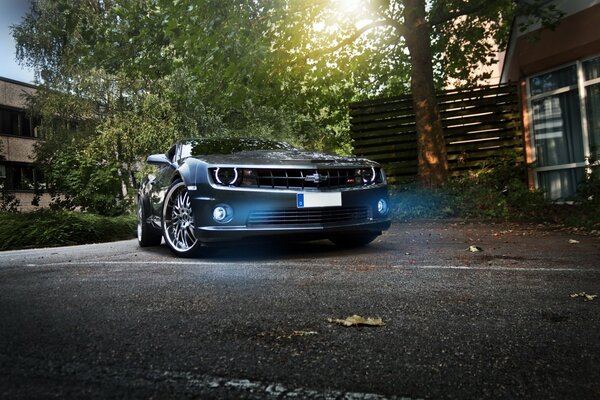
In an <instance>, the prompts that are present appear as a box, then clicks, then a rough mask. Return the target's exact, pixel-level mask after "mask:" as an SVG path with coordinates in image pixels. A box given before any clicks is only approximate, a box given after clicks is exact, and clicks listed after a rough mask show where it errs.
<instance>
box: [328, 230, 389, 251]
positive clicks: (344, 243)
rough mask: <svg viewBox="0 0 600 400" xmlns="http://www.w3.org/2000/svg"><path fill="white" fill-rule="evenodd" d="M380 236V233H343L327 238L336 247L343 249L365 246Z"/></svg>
mask: <svg viewBox="0 0 600 400" xmlns="http://www.w3.org/2000/svg"><path fill="white" fill-rule="evenodd" d="M379 235H381V233H380V232H377V233H373V232H357V233H343V234H339V235H335V236H332V237H330V238H329V240H330V241H332V242H333V243H334V244H335V245H336V246H338V247H343V248H347V249H350V248H355V247H362V246H366V245H368V244H369V243H371V242H372V241H373V240H375V239H377V236H379Z"/></svg>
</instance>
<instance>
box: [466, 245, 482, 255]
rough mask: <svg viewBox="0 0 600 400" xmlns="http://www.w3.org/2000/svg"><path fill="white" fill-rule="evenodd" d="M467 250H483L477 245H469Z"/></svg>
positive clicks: (474, 251)
mask: <svg viewBox="0 0 600 400" xmlns="http://www.w3.org/2000/svg"><path fill="white" fill-rule="evenodd" d="M469 251H470V252H471V253H477V252H479V251H483V249H482V248H481V247H479V246H469Z"/></svg>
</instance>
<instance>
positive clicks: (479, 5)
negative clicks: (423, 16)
mask: <svg viewBox="0 0 600 400" xmlns="http://www.w3.org/2000/svg"><path fill="white" fill-rule="evenodd" d="M486 5H487V4H486V1H485V0H484V1H477V2H474V3H469V4H466V5H465V6H464V7H462V8H460V9H459V10H456V11H445V12H442V13H440V14H437V15H432V17H431V20H430V21H429V25H430V26H434V25H439V24H443V23H445V22H448V21H452V20H453V19H456V18H458V17H462V16H463V15H469V14H473V13H476V12H477V11H481V10H483V9H484V8H485V6H486Z"/></svg>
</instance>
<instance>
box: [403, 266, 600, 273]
mask: <svg viewBox="0 0 600 400" xmlns="http://www.w3.org/2000/svg"><path fill="white" fill-rule="evenodd" d="M392 268H407V269H410V268H415V269H450V270H453V269H454V270H473V271H527V272H538V271H539V272H600V269H593V268H568V267H501V266H494V265H487V266H471V265H394V266H393V267H392Z"/></svg>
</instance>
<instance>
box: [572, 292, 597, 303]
mask: <svg viewBox="0 0 600 400" xmlns="http://www.w3.org/2000/svg"><path fill="white" fill-rule="evenodd" d="M577 297H583V300H584V301H592V300H594V299H595V298H596V297H598V295H597V294H587V293H586V292H579V293H573V294H571V298H572V299H575V298H577Z"/></svg>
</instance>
